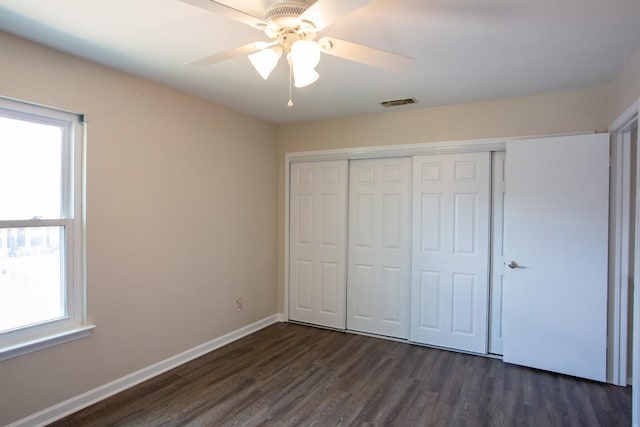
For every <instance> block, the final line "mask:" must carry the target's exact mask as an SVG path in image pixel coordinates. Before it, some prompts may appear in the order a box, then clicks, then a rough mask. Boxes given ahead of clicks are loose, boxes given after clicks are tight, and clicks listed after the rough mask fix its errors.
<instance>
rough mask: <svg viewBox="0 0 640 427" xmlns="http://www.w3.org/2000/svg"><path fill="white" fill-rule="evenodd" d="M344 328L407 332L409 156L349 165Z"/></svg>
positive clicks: (396, 334) (405, 334)
mask: <svg viewBox="0 0 640 427" xmlns="http://www.w3.org/2000/svg"><path fill="white" fill-rule="evenodd" d="M348 262H349V267H348V279H347V283H348V284H347V327H348V329H351V330H355V331H361V332H369V333H374V334H379V335H387V336H392V337H396V338H408V337H409V288H410V278H411V159H410V158H394V159H372V160H353V161H351V163H350V165H349V260H348Z"/></svg>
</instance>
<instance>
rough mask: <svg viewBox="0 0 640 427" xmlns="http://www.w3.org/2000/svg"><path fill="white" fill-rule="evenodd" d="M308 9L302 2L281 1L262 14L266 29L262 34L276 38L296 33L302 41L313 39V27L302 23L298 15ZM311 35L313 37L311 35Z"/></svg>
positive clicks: (305, 22)
mask: <svg viewBox="0 0 640 427" xmlns="http://www.w3.org/2000/svg"><path fill="white" fill-rule="evenodd" d="M308 8H309V5H308V4H306V3H304V2H302V1H281V2H277V3H274V4H272V5H271V6H269V7H268V8H267V10H266V11H265V14H264V20H265V21H266V22H267V27H266V28H265V29H264V32H265V33H266V34H267V36H269V37H270V38H273V39H275V38H278V37H280V36H281V35H282V34H283V33H292V32H295V33H297V34H298V35H299V36H300V38H302V39H312V38H313V37H315V26H314V25H313V24H312V23H311V22H307V21H302V22H301V20H300V19H299V18H300V15H302V14H303V13H304V11H305V10H307V9H308ZM312 34H313V35H312Z"/></svg>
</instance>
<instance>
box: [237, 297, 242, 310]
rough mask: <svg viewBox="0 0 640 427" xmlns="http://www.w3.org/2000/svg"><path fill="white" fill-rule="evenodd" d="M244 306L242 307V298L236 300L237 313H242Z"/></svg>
mask: <svg viewBox="0 0 640 427" xmlns="http://www.w3.org/2000/svg"><path fill="white" fill-rule="evenodd" d="M242 309H243V306H242V298H238V299H237V300H236V311H242Z"/></svg>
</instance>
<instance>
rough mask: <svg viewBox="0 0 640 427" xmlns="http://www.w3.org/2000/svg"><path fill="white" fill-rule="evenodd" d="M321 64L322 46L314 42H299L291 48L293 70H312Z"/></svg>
mask: <svg viewBox="0 0 640 427" xmlns="http://www.w3.org/2000/svg"><path fill="white" fill-rule="evenodd" d="M319 62H320V45H319V44H318V43H316V42H314V41H312V40H298V41H297V42H295V43H294V44H293V45H292V46H291V63H292V64H293V68H294V69H295V68H305V69H312V68H315V67H316V65H318V63H319Z"/></svg>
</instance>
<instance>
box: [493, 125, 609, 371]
mask: <svg viewBox="0 0 640 427" xmlns="http://www.w3.org/2000/svg"><path fill="white" fill-rule="evenodd" d="M506 162H507V165H508V167H509V168H508V171H507V180H506V185H507V187H506V190H507V197H506V206H505V250H506V259H507V260H508V261H511V260H513V261H516V262H517V263H518V264H519V265H520V267H519V268H507V269H506V284H505V287H504V295H503V296H504V319H503V326H504V360H505V361H507V362H511V363H517V364H520V365H525V366H531V367H535V368H540V369H545V370H549V371H554V372H561V373H565V374H569V375H575V376H579V377H584V378H590V379H595V380H599V381H604V380H605V376H606V332H607V246H608V189H609V136H608V135H607V134H600V135H582V136H570V137H562V138H546V139H535V140H521V141H513V142H507V157H506ZM514 267H515V266H514Z"/></svg>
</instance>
